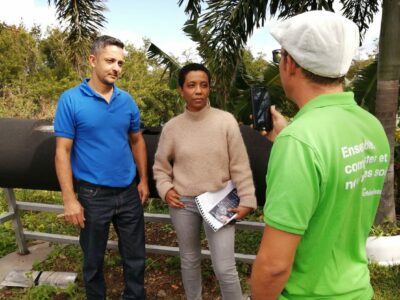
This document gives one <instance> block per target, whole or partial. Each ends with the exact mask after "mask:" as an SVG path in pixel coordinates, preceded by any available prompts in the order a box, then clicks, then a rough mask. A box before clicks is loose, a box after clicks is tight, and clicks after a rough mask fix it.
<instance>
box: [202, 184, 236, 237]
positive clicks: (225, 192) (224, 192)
mask: <svg viewBox="0 0 400 300" xmlns="http://www.w3.org/2000/svg"><path fill="white" fill-rule="evenodd" d="M239 202H240V199H239V197H238V195H237V191H236V188H235V184H234V183H233V182H232V180H230V181H228V184H227V185H226V187H224V188H223V189H221V190H219V191H216V192H206V193H203V194H201V195H199V196H197V197H196V204H197V207H198V209H199V211H200V213H201V215H202V216H203V218H204V220H205V221H206V222H207V223H208V224H209V225H210V226H211V228H212V229H213V230H214V231H217V230H218V229H220V228H221V227H222V226H224V225H226V224H228V223H229V222H230V221H232V220H233V219H234V218H235V217H236V215H237V214H236V213H234V212H230V211H228V209H229V208H235V207H238V206H239Z"/></svg>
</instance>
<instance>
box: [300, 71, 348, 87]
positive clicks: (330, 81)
mask: <svg viewBox="0 0 400 300" xmlns="http://www.w3.org/2000/svg"><path fill="white" fill-rule="evenodd" d="M300 68H301V71H302V72H303V74H304V77H305V78H307V79H308V80H309V81H311V82H313V83H317V84H321V85H337V84H343V82H344V76H342V77H338V78H330V77H325V76H320V75H316V74H314V73H312V72H310V71H307V70H305V69H303V68H302V67H300Z"/></svg>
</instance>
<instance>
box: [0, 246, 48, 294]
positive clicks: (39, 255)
mask: <svg viewBox="0 0 400 300" xmlns="http://www.w3.org/2000/svg"><path fill="white" fill-rule="evenodd" d="M51 250H52V249H51V247H50V246H49V242H44V241H37V244H36V245H33V246H31V247H29V252H30V253H29V254H27V255H20V254H18V252H13V253H10V254H8V255H6V256H3V257H2V258H0V282H2V281H3V280H4V278H5V277H6V275H7V274H8V273H9V272H10V271H12V270H17V271H20V270H21V271H22V270H31V269H32V264H33V263H34V262H37V261H43V260H45V259H46V258H47V256H48V255H49V253H50V252H51ZM0 288H1V286H0Z"/></svg>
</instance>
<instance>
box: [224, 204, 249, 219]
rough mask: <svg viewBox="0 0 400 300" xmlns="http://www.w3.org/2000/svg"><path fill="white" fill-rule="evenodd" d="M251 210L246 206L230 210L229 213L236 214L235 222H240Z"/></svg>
mask: <svg viewBox="0 0 400 300" xmlns="http://www.w3.org/2000/svg"><path fill="white" fill-rule="evenodd" d="M252 210H253V209H252V208H251V207H246V206H238V207H236V208H230V209H229V211H231V212H234V213H237V216H236V218H235V219H236V220H238V221H239V220H241V219H243V218H244V217H245V216H247V215H248V214H249V213H250V212H251V211H252Z"/></svg>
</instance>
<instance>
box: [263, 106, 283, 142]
mask: <svg viewBox="0 0 400 300" xmlns="http://www.w3.org/2000/svg"><path fill="white" fill-rule="evenodd" d="M271 114H272V124H273V128H272V130H271V131H269V132H266V131H263V132H262V133H261V134H262V135H263V136H265V137H266V138H267V139H269V140H270V141H271V142H273V141H274V140H275V138H276V137H277V136H278V134H279V133H280V132H281V131H282V130H283V129H284V128H285V127H286V126H287V125H288V122H287V120H286V119H285V117H284V116H283V115H282V114H281V113H280V112H279V111H277V110H276V108H275V105H272V106H271Z"/></svg>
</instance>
